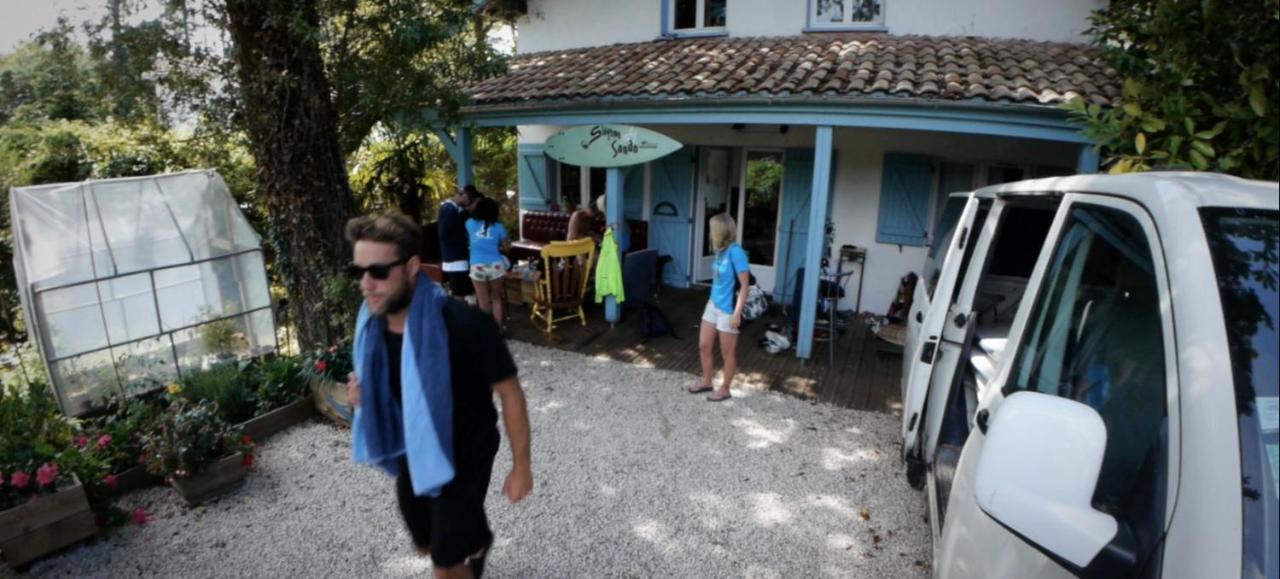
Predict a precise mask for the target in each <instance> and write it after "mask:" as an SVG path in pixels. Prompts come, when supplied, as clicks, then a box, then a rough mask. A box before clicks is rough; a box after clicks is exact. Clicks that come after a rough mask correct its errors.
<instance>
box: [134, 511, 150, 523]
mask: <svg viewBox="0 0 1280 579" xmlns="http://www.w3.org/2000/svg"><path fill="white" fill-rule="evenodd" d="M150 518H151V516H150V515H148V514H147V512H146V511H144V510H142V507H138V508H136V509H134V510H133V524H135V525H145V524H147V521H148V520H150Z"/></svg>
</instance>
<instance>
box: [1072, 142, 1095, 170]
mask: <svg viewBox="0 0 1280 579" xmlns="http://www.w3.org/2000/svg"><path fill="white" fill-rule="evenodd" d="M1098 165H1099V159H1098V150H1097V149H1095V148H1093V145H1085V146H1083V147H1080V155H1079V157H1077V158H1076V173H1079V174H1082V175H1084V174H1089V173H1097V172H1098Z"/></svg>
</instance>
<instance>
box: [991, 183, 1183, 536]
mask: <svg viewBox="0 0 1280 579" xmlns="http://www.w3.org/2000/svg"><path fill="white" fill-rule="evenodd" d="M1062 232H1063V233H1062V234H1061V237H1060V239H1059V241H1058V243H1057V246H1056V248H1055V249H1054V252H1053V257H1052V261H1051V262H1050V264H1049V268H1048V271H1047V272H1046V274H1045V278H1044V282H1043V284H1042V285H1041V288H1040V290H1039V292H1038V295H1037V297H1036V302H1035V305H1034V307H1033V308H1032V310H1031V315H1030V317H1029V318H1028V321H1027V333H1026V336H1027V339H1026V342H1025V343H1024V345H1023V347H1022V348H1021V350H1020V352H1019V353H1018V357H1017V359H1016V366H1015V367H1014V371H1013V374H1012V377H1013V379H1012V381H1011V382H1010V384H1009V386H1008V387H1007V388H1006V391H1005V392H1006V394H1010V393H1012V392H1013V391H1019V390H1027V391H1034V392H1041V393H1044V394H1050V395H1055V396H1062V397H1064V398H1070V399H1073V400H1076V401H1079V402H1082V403H1084V404H1087V405H1089V406H1090V407H1092V408H1093V409H1094V410H1096V411H1097V412H1098V414H1099V415H1100V416H1101V417H1102V420H1103V422H1104V423H1105V424H1106V429H1107V442H1106V451H1105V454H1104V455H1103V460H1102V471H1101V473H1100V474H1099V476H1098V486H1097V488H1096V489H1095V491H1094V495H1093V506H1094V508H1096V509H1098V510H1101V511H1103V512H1106V513H1109V514H1111V515H1113V516H1115V517H1116V518H1117V519H1118V520H1119V521H1122V522H1123V523H1124V524H1128V525H1129V526H1130V529H1131V530H1132V531H1133V534H1134V536H1135V538H1136V540H1137V542H1138V548H1139V549H1140V550H1142V552H1150V549H1153V548H1154V545H1155V544H1156V542H1157V541H1158V539H1159V535H1160V529H1161V527H1162V525H1163V521H1164V516H1163V511H1164V506H1165V494H1164V493H1165V484H1166V482H1167V478H1168V477H1167V465H1166V463H1167V457H1168V452H1169V451H1168V420H1167V416H1168V414H1167V409H1166V400H1167V394H1166V392H1167V381H1166V377H1165V351H1164V322H1163V316H1162V314H1161V311H1160V296H1159V290H1158V288H1157V278H1156V272H1155V267H1154V264H1153V260H1152V254H1151V249H1150V245H1149V244H1148V241H1147V235H1146V233H1145V232H1144V231H1143V229H1142V226H1141V225H1140V224H1139V222H1138V220H1137V219H1136V218H1134V217H1133V216H1132V215H1131V214H1129V213H1126V212H1124V211H1121V210H1118V209H1110V208H1103V207H1098V206H1088V205H1079V206H1077V207H1076V208H1074V209H1072V210H1071V213H1070V214H1069V215H1068V219H1067V221H1066V223H1065V225H1064V227H1063V229H1062ZM1140 556H1141V554H1140ZM1139 560H1142V559H1139Z"/></svg>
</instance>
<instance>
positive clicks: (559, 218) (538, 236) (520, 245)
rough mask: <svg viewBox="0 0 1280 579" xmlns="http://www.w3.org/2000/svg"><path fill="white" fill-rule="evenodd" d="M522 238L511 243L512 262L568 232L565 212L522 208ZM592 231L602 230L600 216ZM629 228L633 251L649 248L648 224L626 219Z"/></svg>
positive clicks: (535, 254)
mask: <svg viewBox="0 0 1280 579" xmlns="http://www.w3.org/2000/svg"><path fill="white" fill-rule="evenodd" d="M520 223H521V227H520V232H521V234H522V237H521V238H520V239H518V240H516V241H513V242H511V249H510V250H508V251H507V258H508V259H510V260H511V261H512V262H513V263H514V262H516V261H519V260H522V259H533V258H536V257H538V256H539V252H541V251H542V248H543V246H545V245H546V244H547V243H550V242H552V241H564V240H565V238H566V237H568V234H569V214H568V213H564V212H561V211H525V212H523V214H522V215H521V217H520ZM594 225H595V230H596V231H604V216H603V215H599V216H597V217H596V221H595V224H594ZM627 226H628V229H630V231H631V247H630V249H629V250H628V251H637V250H640V249H647V248H648V247H649V223H648V222H646V221H640V220H636V219H628V220H627Z"/></svg>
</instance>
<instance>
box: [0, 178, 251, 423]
mask: <svg viewBox="0 0 1280 579" xmlns="http://www.w3.org/2000/svg"><path fill="white" fill-rule="evenodd" d="M9 211H10V219H11V220H10V224H11V229H12V232H13V254H14V270H15V272H16V274H17V282H18V290H19V294H20V295H21V298H22V307H23V313H24V314H25V316H26V321H27V330H28V336H29V339H31V340H33V341H34V342H35V344H36V345H37V347H38V349H39V351H40V356H41V358H42V359H43V361H44V364H45V368H46V369H47V370H48V375H49V379H50V381H51V382H52V386H53V389H54V392H55V393H56V394H57V397H58V403H59V404H60V405H61V407H62V411H63V412H64V413H65V414H67V415H72V416H81V415H84V414H87V413H91V412H93V411H94V410H95V409H97V408H99V407H100V406H101V405H102V403H103V401H104V400H105V399H106V398H108V397H110V396H112V395H118V394H124V395H130V396H132V395H137V394H141V393H143V392H149V391H152V390H154V389H156V388H159V387H162V386H163V385H165V384H168V383H170V382H173V381H175V380H180V379H182V377H183V376H184V375H187V374H189V373H192V372H196V371H199V370H205V369H209V368H210V367H212V366H216V365H219V364H223V363H230V362H234V361H236V360H244V359H247V358H251V357H256V356H260V355H263V354H266V353H268V352H272V351H274V350H275V348H276V325H275V312H274V309H273V303H272V299H271V292H270V290H269V286H268V283H267V274H266V266H265V260H264V257H263V251H262V241H261V237H260V236H259V235H258V233H257V232H255V231H254V230H253V227H252V226H251V225H250V224H249V221H248V219H247V218H246V217H245V215H244V213H243V212H241V210H240V207H239V206H238V205H237V203H236V201H235V199H234V198H233V197H232V196H231V193H230V191H229V190H228V189H227V185H226V183H225V182H224V181H223V180H222V177H220V176H219V175H218V174H217V172H215V171H211V170H197V171H186V172H181V173H172V174H167V175H154V176H148V177H131V178H122V179H107V180H94V181H84V182H81V183H60V184H52V185H38V186H31V187H18V188H14V189H12V190H10V195H9Z"/></svg>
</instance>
